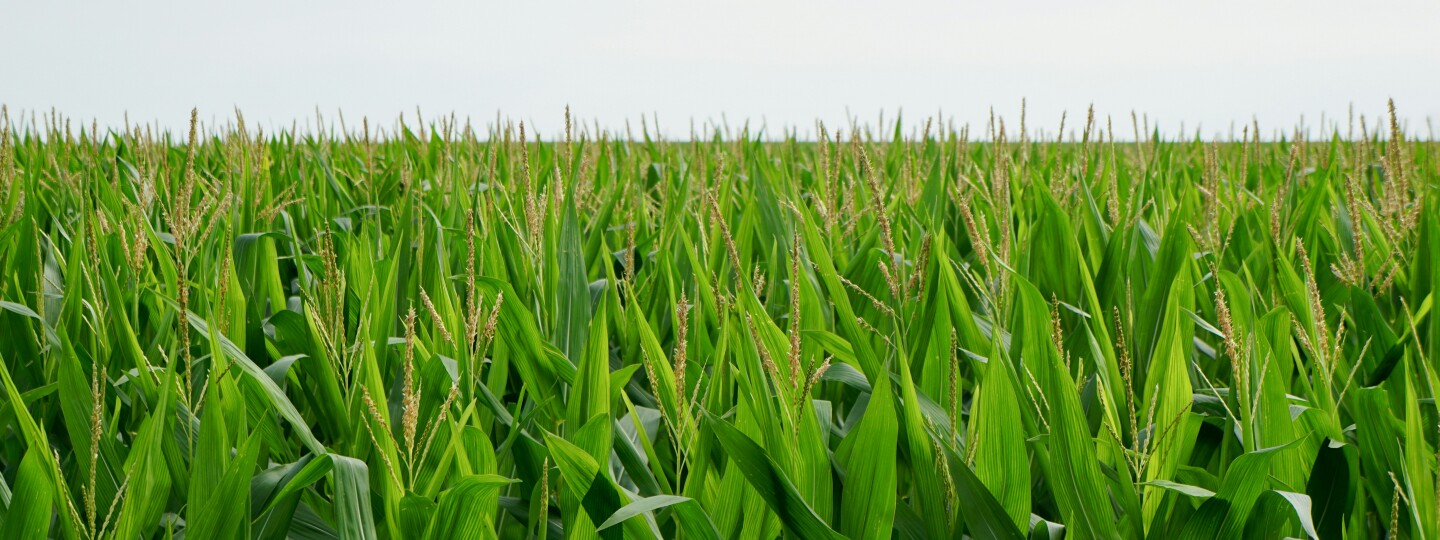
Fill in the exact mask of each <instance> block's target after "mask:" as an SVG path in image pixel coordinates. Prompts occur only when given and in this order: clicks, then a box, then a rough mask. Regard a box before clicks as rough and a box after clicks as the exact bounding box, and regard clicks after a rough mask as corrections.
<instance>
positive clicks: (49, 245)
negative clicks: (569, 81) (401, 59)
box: [0, 105, 1440, 540]
mask: <svg viewBox="0 0 1440 540" xmlns="http://www.w3.org/2000/svg"><path fill="white" fill-rule="evenodd" d="M557 116H558V115H557ZM565 118H566V129H565V131H564V132H563V133H553V134H544V135H543V136H542V135H538V134H536V133H535V132H534V130H533V129H532V130H529V131H527V130H526V126H525V125H524V124H523V123H511V122H508V121H497V123H494V124H491V125H488V126H484V127H472V126H471V125H470V124H469V123H468V122H465V123H463V124H462V123H461V122H458V121H456V120H454V119H453V118H441V119H436V120H434V121H426V122H416V121H414V120H413V118H412V121H411V122H408V123H407V122H405V120H404V118H403V117H402V118H401V120H400V121H398V122H392V123H390V124H388V125H386V126H383V127H381V126H379V125H371V123H370V122H369V121H363V122H361V123H360V124H359V125H356V124H355V123H354V121H353V119H352V120H351V123H350V124H348V125H347V124H345V123H344V120H343V119H341V120H340V121H339V122H332V123H331V124H327V125H324V126H317V127H316V128H315V129H311V130H308V132H307V131H306V130H295V129H292V130H288V131H274V132H271V131H266V130H261V129H255V128H254V127H253V126H247V125H246V123H245V120H244V117H243V116H241V115H240V114H238V113H236V114H235V116H234V117H233V119H231V120H227V121H224V122H221V123H218V124H215V125H210V124H201V123H200V122H198V121H197V115H196V114H195V113H192V114H191V123H190V125H191V127H190V130H189V133H188V134H185V133H170V132H166V131H163V130H159V129H157V128H153V127H145V126H111V127H107V126H97V125H94V124H91V125H88V126H81V125H78V124H77V125H75V126H73V127H72V125H71V122H70V121H69V120H66V119H64V118H62V117H59V116H54V115H48V116H47V115H42V116H41V117H40V118H39V119H38V120H37V119H36V117H35V116H34V115H31V116H29V117H28V118H20V117H19V116H18V115H17V116H16V117H15V118H11V117H9V116H8V115H4V116H3V117H0V129H3V137H0V269H3V273H0V275H3V277H4V280H3V282H0V308H3V310H0V336H3V338H0V379H3V380H0V382H3V393H4V398H3V400H0V472H3V477H0V502H3V510H0V538H5V539H9V538H17V539H30V538H63V539H67V540H74V539H91V538H124V539H131V538H181V537H183V538H192V539H211V538H257V539H282V538H296V539H312V538H347V539H348V538H360V539H397V540H398V539H430V538H441V539H445V538H603V539H618V538H685V539H694V540H709V539H720V538H799V539H807V540H808V539H830V538H857V539H858V538H866V539H869V538H901V539H924V538H931V539H939V538H966V537H968V538H977V539H978V538H1036V539H1051V538H1079V539H1089V538H1204V539H1210V538H1262V539H1271V538H1283V537H1295V538H1326V539H1329V538H1352V539H1361V538H1375V539H1379V538H1411V539H1440V498H1437V493H1436V489H1437V483H1440V479H1437V466H1436V465H1437V462H1436V460H1437V448H1440V444H1437V443H1440V441H1437V437H1440V418H1437V411H1436V404H1435V396H1436V387H1437V384H1440V376H1437V370H1436V367H1435V363H1436V362H1437V361H1440V359H1437V358H1436V355H1435V351H1436V344H1437V343H1440V317H1431V316H1429V315H1430V314H1431V312H1432V311H1433V304H1434V298H1433V296H1434V293H1435V292H1436V290H1437V289H1440V212H1437V211H1435V210H1433V209H1434V208H1436V206H1435V205H1436V204H1437V203H1440V192H1437V190H1436V188H1437V186H1440V153H1437V151H1436V150H1437V146H1436V144H1435V143H1434V142H1433V140H1431V139H1429V138H1428V137H1425V136H1422V135H1417V134H1415V133H1413V132H1411V131H1410V130H1409V129H1408V128H1405V127H1403V126H1404V124H1403V123H1402V120H1403V119H1397V117H1396V113H1395V109H1394V106H1393V105H1392V106H1391V108H1390V115H1389V116H1388V117H1382V118H1378V119H1376V118H1369V119H1367V118H1363V117H1362V118H1360V119H1358V122H1357V121H1356V120H1351V121H1350V124H1349V126H1348V129H1346V130H1342V129H1338V128H1337V129H1335V130H1332V131H1333V132H1332V133H1330V134H1328V135H1325V136H1322V137H1319V138H1314V137H1304V136H1296V134H1298V133H1299V132H1298V131H1295V132H1290V131H1288V128H1287V129H1282V130H1278V131H1274V132H1272V133H1271V134H1267V136H1266V137H1264V138H1263V140H1262V137H1261V135H1260V134H1261V128H1260V126H1258V125H1253V124H1252V125H1249V126H1245V127H1243V128H1242V129H1241V131H1240V133H1239V134H1238V135H1236V136H1230V137H1227V138H1225V139H1223V140H1206V139H1202V138H1200V137H1198V136H1196V137H1191V138H1184V137H1182V138H1166V137H1162V136H1161V135H1160V134H1159V132H1158V130H1155V129H1153V128H1152V127H1151V126H1149V125H1148V122H1145V123H1144V124H1142V123H1141V122H1139V121H1138V119H1136V118H1135V117H1134V116H1133V115H1128V114H1127V115H1126V116H1125V117H1123V118H1119V117H1117V118H1115V119H1114V120H1113V121H1112V119H1108V118H1103V117H1100V118H1097V116H1096V115H1095V113H1094V111H1093V110H1092V111H1091V113H1090V114H1089V115H1087V119H1086V120H1085V121H1084V123H1083V125H1080V126H1078V127H1077V126H1076V125H1072V126H1071V128H1070V132H1068V133H1069V136H1068V137H1067V138H1065V139H1063V140H1061V139H1058V138H1057V137H1053V136H1039V135H1037V133H1041V132H1043V130H1035V129H1034V128H1033V125H1032V127H1031V129H1029V130H1027V129H1026V127H1025V123H1026V121H1027V119H1025V118H1024V116H1023V113H1022V116H1020V118H1019V125H1018V126H1017V125H1015V123H1013V122H1012V123H1011V124H1010V125H1009V126H1008V127H1009V128H1010V132H1011V133H1012V134H1018V135H1007V134H1006V129H1007V123H1006V120H1005V119H1003V118H994V119H993V120H991V121H990V122H989V123H988V125H984V126H978V127H975V128H974V129H972V128H970V127H964V128H956V127H954V126H951V125H948V124H947V123H945V122H942V121H940V120H939V119H934V120H924V119H921V121H920V122H918V123H915V122H911V123H906V122H902V121H900V120H898V119H897V120H895V121H894V123H893V124H886V125H879V126H865V125H860V124H852V125H847V126H825V125H817V126H816V128H815V129H814V132H815V133H816V134H817V136H816V137H815V139H816V140H812V141H802V140H798V139H797V137H796V136H795V135H794V134H793V133H792V132H784V133H779V134H778V135H777V134H775V133H765V132H763V131H760V130H752V129H750V128H734V127H730V126H717V125H707V126H706V127H705V128H703V129H701V130H700V131H698V132H695V131H692V135H691V137H690V138H689V139H688V140H679V139H671V140H664V139H662V138H661V137H659V136H658V135H656V134H657V133H658V129H657V128H656V127H655V126H651V125H644V124H642V125H641V126H640V129H638V130H630V129H627V130H626V131H624V132H614V131H605V130H602V129H600V128H599V127H598V126H589V127H587V126H585V125H583V124H582V123H580V122H578V121H577V122H575V123H574V124H573V125H572V122H571V119H570V113H569V111H568V110H567V111H566V112H565ZM1030 121H1031V122H1032V124H1033V121H1034V119H1030ZM1120 125H1123V126H1124V127H1123V128H1121V127H1119V126H1120ZM1117 131H1121V132H1122V133H1121V135H1120V136H1119V140H1117V136H1116V132H1117ZM1342 131H1344V132H1343V133H1342ZM1060 133H1067V132H1066V131H1065V128H1064V127H1063V123H1062V128H1061V130H1060Z"/></svg>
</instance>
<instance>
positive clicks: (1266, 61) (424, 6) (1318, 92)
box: [0, 0, 1440, 138]
mask: <svg viewBox="0 0 1440 540" xmlns="http://www.w3.org/2000/svg"><path fill="white" fill-rule="evenodd" d="M199 4H206V5H199ZM209 4H219V3H210V2H204V3H202V2H156V1H127V2H103V3H92V4H87V5H86V6H84V7H81V6H79V5H78V3H75V2H22V1H20V0H0V103H5V104H8V105H9V107H10V109H11V110H12V113H13V112H14V111H16V110H41V111H48V110H49V109H50V108H51V107H55V108H56V109H57V110H59V111H61V112H62V113H64V114H66V115H68V116H71V117H75V118H77V119H81V120H82V121H84V122H85V123H88V121H89V119H91V118H94V119H98V121H99V122H100V123H101V124H108V125H120V124H121V123H122V121H123V118H124V115H125V113H126V112H128V113H129V116H130V118H131V119H132V120H134V121H152V120H153V121H159V122H160V123H161V124H162V125H163V126H166V127H169V128H172V129H183V125H184V124H185V122H186V121H187V119H188V113H189V109H190V108H191V107H192V106H194V107H199V109H200V113H201V117H202V118H203V119H215V120H223V119H227V118H228V117H230V116H231V113H232V111H233V109H234V108H235V107H239V108H240V109H241V110H242V111H243V112H245V114H246V117H247V119H249V120H250V121H251V122H252V123H259V124H263V125H266V126H272V127H273V126H277V125H283V126H287V127H288V126H289V125H290V124H291V122H292V121H299V122H300V125H301V126H304V125H305V123H306V122H313V118H314V115H315V111H316V109H317V108H319V109H320V110H321V111H322V112H324V113H325V114H326V115H327V116H332V117H333V114H334V112H335V111H337V110H343V111H344V113H345V116H346V119H347V120H349V121H350V122H351V125H352V126H353V125H356V124H358V118H359V117H360V116H362V115H368V116H369V117H370V118H371V119H372V121H376V120H379V119H383V120H384V121H385V123H389V122H393V121H394V119H395V118H396V117H397V116H398V115H399V114H400V113H401V112H406V116H407V118H413V117H414V115H415V113H414V111H415V108H416V106H419V107H420V109H421V111H422V112H423V113H424V114H425V115H426V116H434V115H439V114H449V113H452V112H453V113H455V114H456V115H458V116H462V117H464V116H469V117H471V118H472V119H474V120H475V122H476V123H477V124H483V123H485V122H489V121H492V120H493V119H494V118H495V116H496V113H497V111H499V112H500V113H501V114H502V115H505V116H508V117H511V118H515V119H523V120H526V121H527V123H529V124H531V125H534V126H538V127H539V129H540V131H541V132H542V133H544V134H546V135H549V136H553V135H555V134H556V132H557V131H558V130H560V129H561V126H563V118H564V116H563V114H564V113H563V111H564V107H565V105H566V104H569V105H570V106H571V107H572V108H573V109H574V111H575V113H576V114H577V116H580V117H582V118H585V119H587V123H589V122H590V121H597V120H598V122H599V123H600V124H601V125H602V126H605V127H610V128H617V129H623V127H624V125H625V121H626V120H627V119H630V120H631V121H632V122H633V123H634V124H635V126H636V128H635V129H636V130H637V132H638V129H639V128H638V125H639V124H638V122H639V119H640V117H641V115H642V114H643V115H646V116H649V115H652V114H653V115H656V116H658V119H659V124H660V126H661V128H662V129H663V130H664V131H665V132H666V134H667V135H669V136H672V137H685V136H687V135H688V134H689V129H690V127H689V126H690V122H691V120H692V119H694V120H695V121H696V122H700V123H703V122H706V121H716V122H718V121H720V120H721V118H722V116H721V115H722V114H723V115H724V117H725V118H728V120H729V122H730V123H731V124H732V125H737V124H739V123H740V122H742V121H743V120H745V119H748V120H750V122H751V124H752V127H753V126H757V125H759V124H760V123H764V124H765V125H766V126H768V128H769V130H770V131H771V132H774V131H778V130H779V129H780V128H782V127H785V126H796V127H799V128H800V129H801V130H802V133H804V132H808V131H809V130H810V128H811V126H813V124H814V121H815V120H816V119H817V118H819V119H823V120H825V121H826V122H827V123H828V124H831V125H835V124H841V123H844V122H846V119H847V118H849V117H858V119H859V120H860V121H862V122H870V123H874V122H875V121H876V120H877V119H878V118H879V115H880V113H881V111H882V110H883V111H885V114H886V118H887V120H888V119H893V118H894V115H895V112H896V111H897V110H902V109H903V112H904V114H905V117H906V118H907V119H915V120H916V121H919V119H920V118H922V117H924V116H926V115H933V114H936V113H937V112H939V113H943V114H944V115H945V116H946V117H947V118H953V120H954V121H955V122H957V123H960V124H963V123H966V122H969V123H971V124H972V125H975V126H977V128H978V126H980V125H982V124H983V122H984V121H985V118H986V117H987V115H988V111H989V109H990V107H992V106H993V107H995V109H996V112H997V114H1003V115H1004V116H1005V117H1006V118H1008V119H1010V123H1009V124H1007V125H1010V126H1013V125H1014V123H1015V122H1017V121H1018V116H1019V108H1020V100H1021V98H1022V97H1024V98H1028V103H1029V107H1028V110H1029V114H1028V122H1029V127H1030V128H1031V129H1044V130H1046V131H1047V132H1050V133H1053V132H1054V131H1055V130H1056V129H1057V128H1058V124H1059V121H1060V114H1061V112H1062V111H1069V115H1070V119H1071V120H1070V121H1069V123H1068V127H1067V128H1066V129H1067V131H1069V130H1070V129H1071V128H1078V127H1079V125H1080V123H1081V122H1082V121H1083V117H1084V111H1085V108H1086V107H1087V105H1089V104H1090V103H1094V104H1095V107H1096V109H1097V112H1098V113H1099V115H1100V117H1101V118H1104V117H1105V116H1106V115H1109V116H1110V117H1112V118H1113V119H1114V120H1115V123H1116V132H1117V134H1120V135H1129V133H1130V131H1131V128H1130V120H1129V114H1130V111H1131V110H1135V111H1138V112H1141V113H1147V114H1148V115H1149V116H1150V118H1151V119H1154V120H1157V121H1158V122H1159V123H1160V126H1161V127H1162V128H1163V129H1165V130H1166V131H1167V132H1172V133H1173V132H1175V131H1177V130H1178V129H1179V127H1180V125H1181V124H1182V123H1183V125H1184V126H1185V129H1186V131H1187V132H1190V133H1193V132H1194V131H1195V129H1196V127H1197V126H1198V127H1199V128H1200V130H1201V133H1202V135H1203V136H1204V137H1206V138H1209V137H1212V136H1215V135H1217V134H1218V135H1227V134H1228V133H1229V132H1230V130H1231V126H1232V124H1234V125H1245V124H1248V123H1249V121H1250V119H1251V118H1252V117H1255V118H1258V120H1259V122H1260V124H1261V127H1262V130H1263V131H1265V132H1266V134H1267V136H1268V135H1269V134H1270V130H1272V129H1277V128H1289V127H1291V126H1294V125H1296V124H1297V123H1298V122H1299V120H1300V118H1301V116H1302V115H1303V116H1304V118H1305V123H1306V124H1307V125H1310V126H1312V128H1313V127H1315V126H1318V123H1319V120H1320V117H1321V114H1322V113H1323V114H1324V115H1325V116H1326V120H1327V123H1328V122H1332V121H1338V124H1336V125H1338V128H1339V129H1340V131H1341V132H1342V134H1343V133H1344V132H1345V131H1346V130H1347V129H1348V120H1347V113H1348V109H1349V107H1350V105H1351V104H1352V103H1353V104H1354V107H1355V111H1356V113H1357V115H1358V114H1360V113H1365V114H1367V115H1368V116H1369V117H1370V118H1372V119H1373V118H1375V116H1376V115H1377V114H1383V112H1384V110H1385V100H1386V98H1389V97H1393V98H1395V100H1396V103H1397V105H1398V107H1399V109H1400V113H1401V116H1402V117H1404V118H1406V119H1408V126H1409V130H1410V131H1412V132H1416V133H1420V134H1423V133H1425V132H1426V131H1427V126H1426V118H1427V117H1436V120H1440V1H1436V0H1426V1H1408V2H1392V1H1383V2H1373V1H1344V2H1336V1H1329V0H1322V1H1317V0H1305V1H1282V2H1255V1H1249V2H1241V1H1220V2H1204V3H1203V4H1205V6H1204V7H1198V6H1197V4H1200V3H1199V2H1158V1H1157V2H1062V1H1050V0H1046V1H1030V2H1015V3H1008V2H1007V3H1003V4H1005V5H998V4H1002V2H984V3H981V2H882V1H879V0H869V1H853V2H850V1H846V2H803V1H794V0H782V1H748V0H747V1H739V2H736V1H730V2H723V3H722V2H690V1H681V0H672V1H669V2H641V1H620V2H580V1H573V2H572V1H545V2H504V3H491V2H483V3H482V2H384V3H381V2H363V1H347V2H330V1H305V2H288V1H270V0H263V1H262V0H249V1H246V2H227V3H225V5H209ZM391 4H404V7H403V8H397V7H393V6H392V5H391ZM1010 129H1014V128H1013V127H1012V128H1010ZM1236 129H1238V128H1236Z"/></svg>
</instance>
